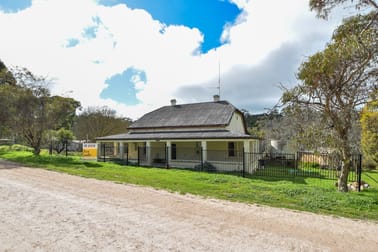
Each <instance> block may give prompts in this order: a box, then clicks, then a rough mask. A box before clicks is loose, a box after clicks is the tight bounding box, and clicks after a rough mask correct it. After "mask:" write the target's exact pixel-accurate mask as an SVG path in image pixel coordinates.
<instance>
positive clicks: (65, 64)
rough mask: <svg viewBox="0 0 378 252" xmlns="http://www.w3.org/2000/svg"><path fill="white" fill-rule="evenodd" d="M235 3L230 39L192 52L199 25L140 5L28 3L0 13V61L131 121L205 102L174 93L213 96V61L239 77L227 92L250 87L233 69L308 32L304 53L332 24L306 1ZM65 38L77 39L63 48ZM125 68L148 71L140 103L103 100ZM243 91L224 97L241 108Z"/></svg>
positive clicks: (227, 86)
mask: <svg viewBox="0 0 378 252" xmlns="http://www.w3.org/2000/svg"><path fill="white" fill-rule="evenodd" d="M233 2H235V3H236V4H237V5H238V6H239V8H242V9H243V13H242V14H241V16H240V17H239V19H238V20H237V22H235V24H233V25H228V26H226V28H225V31H224V34H223V36H224V38H227V41H228V43H227V44H225V45H223V46H221V47H219V48H218V49H217V50H210V51H209V52H208V53H206V54H199V53H196V50H197V49H198V48H199V46H200V44H201V42H202V41H203V39H204V35H203V34H202V33H201V32H200V31H199V30H198V29H195V28H194V29H190V28H188V27H185V26H166V25H164V24H162V23H160V22H159V21H157V20H153V19H152V17H151V15H150V14H149V13H147V12H146V11H143V10H131V9H128V8H127V7H126V6H125V5H115V6H112V7H105V6H99V5H97V3H96V1H93V0H81V1H76V0H65V1H61V0H34V1H33V4H32V6H31V7H30V8H28V9H25V10H23V11H20V12H17V13H10V14H8V13H2V12H0V30H1V31H2V39H1V44H2V46H1V47H0V58H1V59H2V60H3V61H4V62H5V63H6V64H7V65H20V66H25V67H27V68H29V69H30V70H31V71H33V72H35V73H36V74H41V75H49V76H50V77H54V78H56V79H57V81H56V84H55V85H54V86H53V92H55V93H57V94H63V93H67V92H68V91H72V96H73V97H74V98H76V99H78V100H80V101H81V102H82V105H84V106H93V105H108V106H110V107H112V108H114V109H116V110H117V111H118V112H119V113H120V114H123V115H125V116H128V117H131V118H134V119H135V118H138V117H139V116H141V115H142V114H143V113H146V112H148V111H150V110H152V109H155V108H157V107H159V106H162V105H168V104H169V100H170V99H171V98H176V99H178V101H179V102H188V101H197V100H201V99H205V98H203V97H202V98H201V96H200V94H198V97H194V96H196V94H193V96H192V97H190V96H188V95H187V94H182V93H180V92H178V90H180V89H181V88H182V87H186V86H189V85H198V84H201V83H205V84H206V85H207V86H206V87H203V88H204V89H205V90H209V92H213V93H215V90H214V89H211V87H214V86H216V79H217V75H218V61H219V59H220V61H221V71H222V75H225V76H226V75H227V76H237V77H238V78H236V77H235V78H228V79H227V81H228V82H227V83H223V85H225V90H232V85H235V86H238V87H239V88H259V86H254V87H248V86H247V85H248V84H247V83H248V81H245V80H243V81H242V82H240V79H241V77H243V76H238V73H237V72H235V71H237V69H239V68H238V67H237V66H244V67H243V69H244V70H243V71H241V73H245V72H246V71H245V69H246V68H248V67H253V66H258V65H259V64H261V62H263V61H264V60H266V58H267V57H268V56H269V55H271V53H272V52H276V51H277V50H279V48H281V47H282V45H284V44H287V43H296V44H298V45H301V41H307V42H308V38H309V37H313V38H314V40H313V41H315V42H316V43H315V42H312V43H309V47H306V46H303V45H301V46H300V50H301V53H302V54H304V55H309V54H310V53H311V52H313V51H314V50H317V49H319V48H321V47H322V46H323V45H324V44H325V42H326V41H327V40H328V39H329V37H330V34H331V31H332V29H333V27H334V25H335V23H336V22H338V20H334V22H325V21H320V20H317V19H315V14H314V13H310V12H309V11H308V6H307V4H308V1H303V0H291V1H274V0H269V1H268V0H255V1H248V0H233ZM89 27H92V28H93V27H95V29H94V30H95V31H96V37H95V38H90V37H89V38H88V37H86V36H85V34H84V31H85V30H86V29H88V28H89ZM70 40H75V41H77V42H78V44H77V45H75V46H72V47H67V45H68V43H69V41H70ZM300 60H302V59H298V61H300ZM293 61H295V60H293ZM268 62H269V61H268ZM293 64H294V63H293ZM130 67H133V68H136V69H140V70H142V71H144V72H145V73H146V76H147V82H146V83H144V82H141V81H140V80H138V79H135V80H134V81H135V83H136V84H135V86H136V88H137V91H138V92H137V98H138V99H139V100H140V101H141V104H138V105H135V106H126V105H123V104H120V103H117V102H115V101H112V100H110V99H101V98H100V93H101V92H102V90H103V89H104V88H106V85H107V84H106V83H105V81H106V79H108V78H110V77H111V76H113V75H115V74H120V73H122V72H123V71H124V70H125V69H127V68H130ZM230 71H234V72H232V74H230ZM267 74H272V73H267ZM287 74H289V75H291V76H292V75H293V74H294V73H287ZM246 77H248V78H253V76H246ZM282 78H283V79H285V77H282ZM277 79H279V77H277ZM261 85H266V84H265V83H261ZM241 92H243V91H242V90H239V91H238V92H236V91H234V92H230V95H228V94H225V95H224V96H223V98H225V99H229V100H230V101H231V102H233V103H235V105H239V104H238V94H240V95H241V96H243V94H242V93H241ZM231 93H232V95H231ZM176 95H179V96H176ZM259 95H261V92H259ZM175 96H176V97H175ZM259 98H261V97H259ZM210 99H211V97H208V100H210ZM251 99H253V97H251ZM267 99H268V100H269V99H271V97H267ZM268 105H269V104H267V106H268ZM243 106H244V104H243Z"/></svg>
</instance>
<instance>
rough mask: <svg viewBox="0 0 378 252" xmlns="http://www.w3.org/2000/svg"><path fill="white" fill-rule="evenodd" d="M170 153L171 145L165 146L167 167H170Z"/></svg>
mask: <svg viewBox="0 0 378 252" xmlns="http://www.w3.org/2000/svg"><path fill="white" fill-rule="evenodd" d="M168 153H169V147H168V146H165V166H166V168H167V169H168V168H169V157H168Z"/></svg>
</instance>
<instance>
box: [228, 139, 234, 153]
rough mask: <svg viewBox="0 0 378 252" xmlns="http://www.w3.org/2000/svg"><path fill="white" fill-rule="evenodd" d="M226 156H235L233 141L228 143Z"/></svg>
mask: <svg viewBox="0 0 378 252" xmlns="http://www.w3.org/2000/svg"><path fill="white" fill-rule="evenodd" d="M228 156H229V157H235V143H234V142H229V143H228Z"/></svg>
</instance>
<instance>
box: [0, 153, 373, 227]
mask: <svg viewBox="0 0 378 252" xmlns="http://www.w3.org/2000/svg"><path fill="white" fill-rule="evenodd" d="M0 158H3V159H7V160H12V161H15V162H19V163H22V164H24V165H27V166H30V167H40V168H44V169H48V170H52V171H58V172H64V173H68V174H72V175H78V176H82V177H88V178H96V179H101V180H109V181H114V182H117V183H129V184H138V185H144V186H151V187H153V188H157V189H165V190H168V191H172V192H179V193H182V194H186V193H190V194H195V195H201V196H204V197H211V198H218V199H225V200H230V201H238V202H245V203H253V204H261V205H268V206H273V207H283V208H290V209H296V210H303V211H309V212H314V213H322V214H330V215H335V216H344V217H351V218H356V219H369V220H375V221H377V220H378V171H371V172H364V173H363V180H365V181H366V182H367V183H369V184H370V188H369V189H368V190H364V191H362V192H360V193H358V192H350V193H340V192H337V191H336V187H335V185H334V183H335V181H334V180H325V179H324V180H321V179H317V178H303V177H297V178H295V179H291V178H286V179H285V178H282V179H279V178H269V177H260V176H259V177H256V178H242V177H238V176H233V175H224V174H209V173H203V172H202V173H201V172H194V171H187V170H179V169H158V168H141V167H132V166H122V165H117V164H114V163H102V162H95V161H84V160H81V158H80V157H77V156H69V157H64V156H56V155H53V156H49V155H47V153H42V155H41V156H39V157H36V156H33V155H32V154H31V153H30V152H28V151H22V150H19V151H15V150H9V149H8V148H0Z"/></svg>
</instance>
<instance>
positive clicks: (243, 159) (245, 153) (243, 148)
mask: <svg viewBox="0 0 378 252" xmlns="http://www.w3.org/2000/svg"><path fill="white" fill-rule="evenodd" d="M245 154H246V153H245V152H244V148H243V178H244V177H245Z"/></svg>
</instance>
